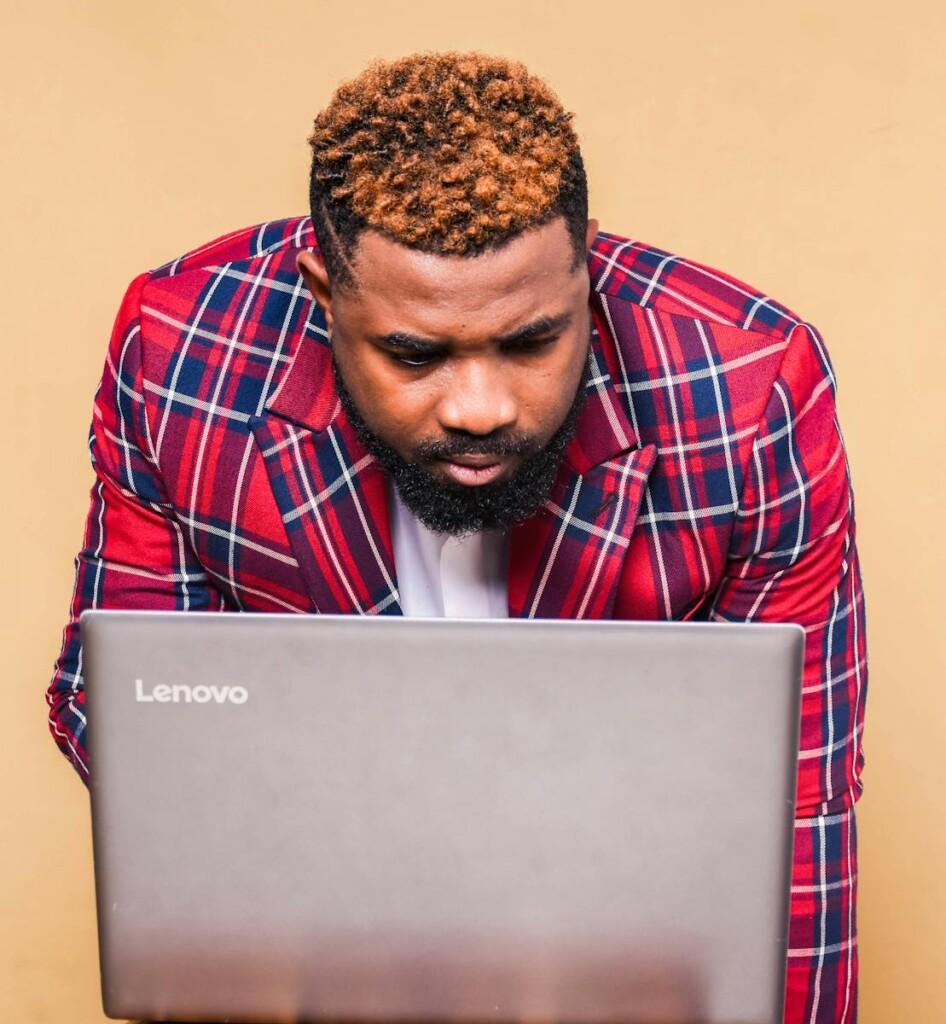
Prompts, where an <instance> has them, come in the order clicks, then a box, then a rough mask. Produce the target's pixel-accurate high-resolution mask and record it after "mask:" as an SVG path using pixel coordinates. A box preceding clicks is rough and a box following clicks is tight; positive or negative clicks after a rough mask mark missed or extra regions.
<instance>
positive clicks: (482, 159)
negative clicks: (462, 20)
mask: <svg viewBox="0 0 946 1024" xmlns="http://www.w3.org/2000/svg"><path fill="white" fill-rule="evenodd" d="M571 122H572V115H571V114H570V113H568V112H566V111H565V110H564V109H563V107H562V105H561V103H560V102H559V100H558V98H557V97H556V96H555V94H554V93H553V92H552V90H551V89H550V88H549V87H548V86H547V85H546V84H545V82H543V81H542V80H541V79H539V78H537V77H536V76H535V75H533V74H530V72H529V71H528V70H527V69H526V68H525V67H524V66H523V65H522V64H520V63H518V62H515V61H510V60H505V59H503V58H501V57H491V56H487V55H485V54H481V53H454V52H449V53H423V54H415V55H413V56H409V57H404V58H401V59H400V60H395V61H388V62H385V61H377V62H375V63H373V64H371V65H369V67H368V68H366V70H365V71H363V72H362V73H361V74H360V75H359V76H358V77H357V78H355V79H353V80H352V81H350V82H346V83H344V84H343V85H341V86H339V88H338V89H337V90H336V92H335V94H334V96H333V97H332V99H331V102H330V103H329V105H328V106H327V107H326V108H325V110H323V111H322V112H321V113H320V114H319V115H318V117H316V119H315V123H314V128H313V131H312V134H311V136H310V137H309V144H310V146H311V147H312V169H311V175H310V179H309V202H310V206H311V212H312V223H313V227H314V229H315V234H316V238H317V240H318V242H319V247H320V249H321V251H322V256H323V259H324V260H325V264H326V267H327V269H328V273H329V276H330V278H331V279H332V280H333V282H337V283H342V284H346V285H349V286H354V278H353V275H352V270H351V254H352V252H353V250H354V247H355V243H356V242H357V239H358V235H359V234H360V233H361V232H362V231H363V230H365V229H367V228H371V229H373V230H376V231H378V232H380V233H381V234H383V235H385V236H387V237H388V238H390V239H392V240H393V241H395V242H399V243H400V244H402V245H405V246H407V247H409V248H412V249H419V250H422V251H424V252H431V253H438V254H443V255H447V254H453V255H459V256H474V255H477V254H478V253H481V252H484V251H486V250H488V249H492V248H496V247H498V246H501V245H503V244H504V243H506V242H508V241H509V240H510V239H512V238H514V237H515V236H516V235H518V234H520V233H521V232H523V231H525V230H527V229H529V228H533V227H539V226H541V225H543V224H546V223H548V222H549V221H551V220H554V219H555V218H556V217H558V216H563V217H564V218H565V221H566V225H567V227H568V231H569V234H570V236H571V240H572V246H573V250H574V256H575V265H576V266H577V265H578V263H579V262H580V261H582V260H583V259H584V255H585V252H584V247H585V231H586V228H587V223H588V185H587V180H586V177H585V169H584V164H583V163H582V159H581V152H580V150H579V147H578V139H577V137H576V135H575V132H574V130H573V128H572V123H571Z"/></svg>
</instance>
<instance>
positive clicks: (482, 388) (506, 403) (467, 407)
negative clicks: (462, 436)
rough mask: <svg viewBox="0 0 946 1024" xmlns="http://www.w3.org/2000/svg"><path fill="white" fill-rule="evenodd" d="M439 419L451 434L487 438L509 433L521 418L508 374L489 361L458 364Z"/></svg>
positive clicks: (443, 398) (441, 403) (482, 360)
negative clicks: (458, 433) (488, 435)
mask: <svg viewBox="0 0 946 1024" xmlns="http://www.w3.org/2000/svg"><path fill="white" fill-rule="evenodd" d="M437 415H438V418H439V420H440V425H441V426H442V427H443V428H444V430H448V431H451V430H454V431H462V432H464V433H467V434H477V435H486V434H492V433H493V432H494V431H497V430H508V429H510V428H511V427H513V426H514V425H515V423H516V419H517V418H518V406H517V403H516V400H515V398H514V396H513V394H512V392H511V391H510V389H509V380H508V374H506V373H503V371H502V368H501V367H497V366H495V365H492V361H491V360H489V359H462V360H458V365H457V367H456V369H455V371H454V373H453V374H451V379H450V384H449V386H448V388H447V390H446V391H445V392H444V394H443V396H442V397H441V399H440V402H439V405H438V408H437Z"/></svg>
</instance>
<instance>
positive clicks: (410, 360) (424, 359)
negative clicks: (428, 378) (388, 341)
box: [387, 349, 440, 370]
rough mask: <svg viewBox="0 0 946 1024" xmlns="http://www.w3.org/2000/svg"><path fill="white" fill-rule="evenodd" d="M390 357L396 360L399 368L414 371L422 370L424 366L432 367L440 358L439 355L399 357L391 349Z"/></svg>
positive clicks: (389, 351) (388, 351)
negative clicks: (402, 367)
mask: <svg viewBox="0 0 946 1024" xmlns="http://www.w3.org/2000/svg"><path fill="white" fill-rule="evenodd" d="M387 353H388V356H390V358H391V359H393V360H394V362H395V363H397V364H398V365H399V366H409V367H410V368H411V369H413V370H417V369H421V368H422V367H424V366H430V365H431V364H433V363H435V362H437V360H438V359H439V358H440V356H439V355H433V354H432V355H429V356H421V355H416V354H414V355H409V356H408V355H399V354H398V353H397V352H393V351H391V350H390V349H388V350H387Z"/></svg>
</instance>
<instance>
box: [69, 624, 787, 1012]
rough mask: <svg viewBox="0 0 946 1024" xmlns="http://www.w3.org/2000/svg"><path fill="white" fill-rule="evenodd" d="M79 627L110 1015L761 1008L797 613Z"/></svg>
mask: <svg viewBox="0 0 946 1024" xmlns="http://www.w3.org/2000/svg"><path fill="white" fill-rule="evenodd" d="M81 629H82V640H83V649H84V658H85V672H86V685H87V713H88V721H89V742H90V758H91V766H92V775H91V800H92V823H93V843H94V855H95V880H96V896H97V908H98V928H99V947H100V960H101V969H102V992H103V1001H104V1006H105V1012H106V1013H107V1014H108V1015H109V1016H110V1017H116V1018H129V1017H136V1018H147V1019H149V1020H154V1021H165V1020H168V1021H172V1020H177V1021H181V1020H183V1021H246V1022H253V1021H259V1022H268V1024H282V1022H289V1021H293V1022H297V1021H298V1022H302V1021H312V1022H320V1021H328V1020H346V1021H418V1022H420V1021H431V1022H432V1021H441V1022H459V1021H463V1022H481V1021H490V1022H504V1021H534V1022H538V1021H543V1022H548V1021H561V1022H572V1024H600V1022H614V1024H616V1022H622V1024H634V1022H648V1024H657V1022H659V1024H695V1022H703V1024H723V1022H725V1024H736V1022H740V1024H778V1022H781V1020H782V1004H783V995H784V981H785V958H786V944H787V932H788V897H789V885H790V874H791V863H792V836H793V808H794V796H795V774H796V761H797V750H798V728H799V704H800V693H801V672H802V659H803V640H804V632H803V630H802V629H801V628H800V627H799V626H793V625H762V624H739V625H736V624H721V623H719V624H717V623H712V624H710V623H643V622H619V621H596V622H590V621H568V620H555V621H552V620H532V621H529V620H518V619H517V620H457V619H412V618H401V617H383V616H382V617H356V616H328V615H325V616H317V615H313V616H305V615H266V614H219V613H182V612H166V613H164V612H127V611H126V612H113V611H92V612H85V613H83V615H82V620H81Z"/></svg>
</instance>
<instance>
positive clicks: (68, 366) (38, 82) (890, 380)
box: [0, 0, 946, 1024]
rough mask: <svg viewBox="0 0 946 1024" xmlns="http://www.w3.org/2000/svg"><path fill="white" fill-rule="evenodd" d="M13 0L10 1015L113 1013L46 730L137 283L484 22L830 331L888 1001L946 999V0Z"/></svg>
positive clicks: (590, 152)
mask: <svg viewBox="0 0 946 1024" xmlns="http://www.w3.org/2000/svg"><path fill="white" fill-rule="evenodd" d="M12 8H13V5H12V4H11V5H9V8H8V9H7V16H5V17H4V19H3V25H4V30H3V34H4V36H5V37H6V38H5V39H4V43H3V47H4V49H5V50H6V51H7V52H6V53H4V54H3V55H2V60H0V85H2V96H3V100H2V103H3V112H4V127H3V131H2V133H0V146H2V153H0V155H2V161H0V188H2V192H0V194H2V197H3V210H4V220H5V225H4V227H5V230H4V235H5V238H4V243H5V244H4V245H3V251H2V257H0V259H2V260H3V268H2V276H0V281H2V285H3V289H4V298H3V302H2V304H0V317H2V344H3V349H2V352H3V366H4V373H3V375H2V388H3V395H2V402H3V405H2V408H3V409H4V411H5V415H4V425H3V432H2V436H3V453H4V456H3V457H4V468H3V480H4V501H3V502H2V515H3V530H2V534H0V536H2V537H3V540H4V554H5V557H4V562H3V572H4V577H5V580H6V585H5V586H4V587H3V591H2V595H0V601H2V609H0V611H2V614H0V622H2V628H3V632H4V635H3V648H2V650H3V653H4V656H5V658H4V660H5V664H4V670H3V694H4V711H5V717H4V722H5V730H4V734H3V742H2V743H0V751H2V765H0V767H2V785H3V790H4V791H3V805H2V806H3V813H2V815H0V819H2V820H0V829H2V833H0V879H2V884H0V922H2V923H0V1019H2V1020H4V1021H7V1020H9V1021H17V1022H59V1021H62V1022H65V1021H69V1024H87V1022H88V1024H91V1022H97V1021H100V1020H103V1017H102V1014H101V1010H100V1008H99V1005H98V1002H97V998H98V996H97V975H96V969H97V968H96V953H95V946H94V941H95V926H94V918H93V900H92V878H91V873H90V842H89V823H88V809H87V801H86V797H85V794H84V792H83V790H82V787H81V786H80V784H79V783H78V781H77V779H75V778H74V777H73V774H72V771H71V769H69V768H68V767H67V765H66V763H65V762H64V761H63V760H62V759H61V758H60V756H59V755H58V753H57V752H56V751H55V750H54V747H53V744H52V742H51V741H50V740H49V738H48V736H47V733H46V725H45V714H44V706H43V704H42V692H43V689H44V687H45V684H46V681H47V677H48V674H49V669H50V665H51V662H52V660H53V658H54V656H55V654H56V651H57V648H58V640H59V632H60V629H61V626H62V623H63V618H64V614H65V611H66V606H67V603H68V600H69V595H70V589H71V579H72V565H71V560H72V557H73V555H74V552H75V549H76V547H77V544H78V542H79V539H80V533H81V528H82V520H83V515H84V509H85V502H86V493H87V489H88V486H89V484H90V481H91V474H90V470H89V467H88V464H87V458H86V451H85V431H86V428H87V424H88V419H89V413H90V408H91V397H92V391H93V388H94V385H95V382H96V380H97V378H98V374H99V371H100V368H101V364H102V360H103V358H104V353H105V343H106V339H107V336H108V331H109V328H110V326H111V321H112V317H113V316H114V313H115V310H116V308H117V304H118V301H119V298H120V296H121V293H122V290H123V287H124V285H125V284H126V283H127V282H128V281H129V280H130V279H131V277H132V276H133V275H134V274H136V273H137V272H139V271H140V270H142V269H145V268H148V267H151V266H154V265H156V264H158V263H160V262H163V261H165V260H167V259H169V258H171V257H173V256H175V255H177V254H178V253H180V252H181V251H183V250H184V249H186V248H189V247H191V246H193V245H195V244H197V243H199V242H201V241H204V240H206V239H209V238H210V237H213V236H214V235H217V234H220V233H222V232H224V231H226V230H229V229H231V228H234V227H237V226H242V225H245V224H250V223H253V222H255V221H258V220H263V219H267V218H271V217H279V216H284V215H288V214H291V213H294V212H301V211H304V209H305V195H306V189H305V173H306V146H305V135H306V133H307V130H308V126H309V122H310V119H311V118H312V116H313V115H314V113H315V112H316V110H317V109H318V108H319V107H320V106H321V105H322V104H323V103H324V102H325V101H326V99H327V97H328V95H329V92H330V90H331V88H332V86H333V85H334V84H335V83H336V82H337V81H338V80H339V79H341V78H342V77H347V76H349V75H351V74H353V73H355V72H356V71H358V70H359V69H360V68H361V67H362V66H363V64H364V63H365V62H366V60H367V59H368V58H370V57H373V56H394V55H398V54H402V53H406V52H411V51H413V50H417V49H423V48H446V47H454V48H474V47H479V48H482V49H486V50H490V51H495V52H500V53H503V54H507V55H512V56H517V57H520V58H522V59H524V60H525V61H526V62H527V63H529V64H530V65H531V66H532V67H533V68H534V69H535V70H536V71H538V72H540V73H543V74H544V75H546V76H547V77H548V78H549V80H550V81H551V83H552V84H553V85H554V87H555V88H556V89H557V90H558V91H559V93H560V95H561V96H562V98H563V100H564V101H565V103H566V104H567V105H568V106H570V107H571V108H572V109H574V110H575V111H576V112H577V125H578V129H579V132H580V134H581V136H582V139H583V145H584V151H585V154H586V159H587V163H588V165H589V171H590V176H591V181H592V200H593V207H594V211H595V212H596V214H597V215H598V216H599V217H600V219H601V221H602V223H603V225H604V226H605V227H606V228H608V229H610V230H613V231H616V232H619V233H624V234H629V235H631V236H633V237H637V238H641V239H643V240H645V241H648V242H651V243H653V244H656V245H659V246H662V247H664V248H669V249H671V250H673V251H675V252H678V253H681V254H685V255H687V256H689V257H691V258H694V259H698V260H701V261H704V262H708V263H710V264H713V265H716V266H718V267H721V268H724V269H726V270H728V271H730V272H732V273H734V274H736V275H737V276H740V277H743V278H744V279H746V280H748V281H750V282H752V283H753V284H756V285H757V286H759V287H760V288H762V289H763V290H765V291H767V292H768V293H769V294H771V295H774V296H775V297H776V298H778V299H779V300H780V301H782V302H784V303H786V304H788V305H789V306H791V307H793V308H794V309H795V310H797V311H798V312H800V313H801V314H802V315H803V316H804V317H806V318H808V319H810V320H812V321H813V322H814V323H816V324H817V325H818V326H819V327H820V328H821V329H822V331H823V333H824V335H825V337H826V339H827V341H828V344H829V347H830V350H831V353H832V356H833V358H834V362H835V366H836V369H837V371H838V376H839V380H840V405H841V418H842V423H843V426H844V430H845V435H846V438H847V442H848V449H849V454H850V460H851V464H852V470H853V475H854V483H855V488H856V493H857V501H858V520H859V529H860V534H859V535H860V544H861V550H862V558H863V564H864V571H865V580H866V587H867V600H868V624H869V635H870V655H871V683H870V699H869V702H868V725H867V737H866V749H867V752H868V757H869V764H868V768H867V774H866V782H867V796H866V797H865V799H864V801H863V802H862V804H861V812H860V813H861V818H860V821H861V905H860V919H861V938H862V971H863V983H862V1000H863V1004H862V1005H863V1013H862V1017H861V1020H862V1021H863V1022H865V1024H888V1022H893V1021H910V1022H912V1024H923V1022H927V1021H929V1022H933V1021H941V1020H946V991H944V990H943V988H942V986H941V985H940V984H939V977H940V974H941V968H942V962H943V947H944V939H946V934H944V929H946V925H944V921H946V905H944V904H946V898H944V897H946V876H944V873H943V871H942V869H941V865H942V864H943V861H944V854H946V826H944V815H943V812H942V810H941V801H942V776H943V770H942V762H941V751H942V750H943V748H944V747H946V724H944V723H946V697H944V694H943V684H944V676H946V673H944V656H943V650H944V645H943V639H942V638H943V627H942V621H943V613H944V600H943V581H944V580H946V565H944V558H943V555H944V536H946V530H944V529H943V528H942V526H941V525H940V524H939V522H938V517H939V514H941V511H942V509H943V505H944V502H946V487H944V483H943V473H942V464H943V458H942V442H943V418H942V413H941V411H940V409H941V405H940V402H941V396H942V392H943V387H944V376H946V375H944V370H946V365H944V357H943V350H944V347H946V339H944V337H943V330H942V323H943V314H942V309H941V306H942V301H943V300H942V298H941V296H942V291H943V276H944V270H946V267H944V266H943V259H942V255H941V253H942V249H943V243H942V229H943V227H944V223H943V222H944V217H943V212H944V203H943V199H942V193H941V189H942V187H943V181H944V172H946V159H944V158H946V145H944V138H946V132H944V127H946V126H944V110H946V103H944V97H946V76H944V70H943V53H944V47H946V24H944V17H943V14H944V11H946V4H943V3H942V0H929V2H923V0H902V2H900V3H896V4H887V3H885V4H880V3H877V2H871V0H868V2H866V3H865V2H861V3H853V2H848V0H844V2H837V3H805V4H798V3H793V2H792V3H789V2H786V3H780V4H759V3H749V2H727V0H720V2H718V3H714V4H708V3H703V2H686V0H684V2H679V0H678V2H675V3H667V4H654V3H651V4H641V3H635V4H622V5H616V4H609V5H601V4H584V3H526V2H517V0H499V2H496V0H479V2H476V3H472V4H468V5H463V6H462V7H461V6H460V5H453V4H448V3H446V2H444V0H439V2H436V3H435V2H431V0H412V2H410V3H405V4H390V3H378V4H369V3H366V2H364V0H346V2H344V3H339V4H335V5H329V4H327V3H321V2H315V0H310V2H308V3H305V4H303V3H296V4H292V3H286V2H269V3H267V4H262V3H258V2H250V0H234V2H230V3H224V2H222V0H215V2H203V3H196V2H194V3H180V2H165V3H162V4H149V5H144V4H127V3H120V2H117V0H108V2H105V0H102V2H98V3H96V2H91V3H68V2H65V0H52V2H49V3H46V4H38V5H26V4H21V5H17V8H18V9H17V10H16V11H12ZM263 10H265V11H266V12H267V13H266V14H265V16H264V15H261V14H260V13H258V12H260V11H263ZM11 25H12V26H13V31H12V32H11V31H10V27H11ZM938 968H939V970H938ZM11 982H12V984H11Z"/></svg>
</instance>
